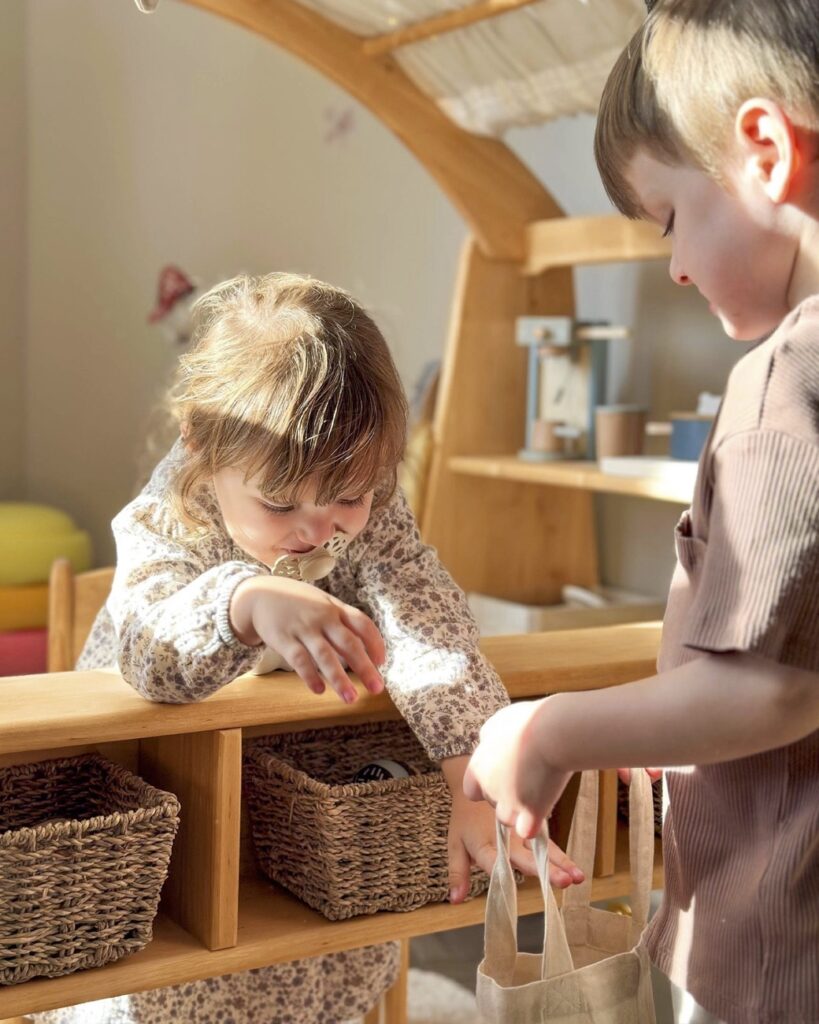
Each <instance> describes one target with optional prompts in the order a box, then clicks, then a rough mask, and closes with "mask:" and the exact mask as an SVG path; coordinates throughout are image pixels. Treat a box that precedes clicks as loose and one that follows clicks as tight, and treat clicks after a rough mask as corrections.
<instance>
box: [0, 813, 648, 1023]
mask: <svg viewBox="0 0 819 1024" xmlns="http://www.w3.org/2000/svg"><path fill="white" fill-rule="evenodd" d="M620 832H621V835H618V869H617V870H616V871H615V873H614V874H613V875H610V876H608V877H606V878H597V879H595V880H594V885H593V889H592V895H593V898H594V899H595V900H608V899H615V898H618V897H622V896H626V895H628V892H629V889H630V880H629V875H628V869H627V868H624V867H623V865H624V864H626V863H627V861H626V857H627V847H626V844H627V839H628V837H627V834H626V831H625V830H624V829H621V830H620ZM621 838H622V839H624V840H625V842H623V843H621V842H620V841H619V840H620V839H621ZM659 846H660V844H659V842H658V843H657V846H656V855H655V869H654V874H655V886H656V887H657V888H660V887H661V886H662V862H661V855H660V848H659ZM485 903H486V900H485V898H484V897H481V898H479V899H475V900H470V901H469V902H467V903H462V904H460V905H459V906H450V905H449V904H448V903H434V904H428V905H427V906H425V907H421V908H420V909H419V910H413V911H411V912H409V913H393V912H388V913H379V914H373V915H371V916H368V917H356V918H352V919H351V920H349V921H327V920H326V919H325V918H324V917H322V916H321V915H320V914H318V913H316V912H315V911H313V910H311V909H310V908H309V907H306V906H305V905H304V904H303V903H301V902H300V901H299V900H297V899H295V898H294V897H292V896H290V895H288V894H287V893H285V892H283V891H282V890H280V889H278V888H276V887H275V886H272V885H270V884H268V883H267V882H265V881H264V880H263V879H261V878H259V879H255V878H254V879H246V880H244V881H243V883H242V888H241V892H240V895H239V937H238V942H237V944H236V946H233V947H231V948H230V949H222V950H217V951H213V952H212V951H210V950H207V949H205V948H204V947H203V946H202V945H201V944H200V943H199V942H198V941H197V940H196V939H194V938H193V937H192V936H191V935H189V934H188V933H187V932H186V931H184V930H183V929H182V928H180V927H179V926H178V925H176V924H174V922H172V921H170V920H168V919H167V918H166V917H165V916H164V915H162V914H160V915H159V916H158V917H157V920H156V924H155V927H154V938H153V941H152V942H151V943H150V945H148V946H147V947H146V948H145V949H144V950H142V952H140V953H135V954H134V955H133V956H130V957H125V958H124V959H122V960H119V961H117V962H116V963H113V964H108V965H107V966H105V967H98V968H93V969H90V970H86V971H78V972H76V973H74V974H68V975H65V976H64V977H62V978H48V979H44V978H41V979H34V980H32V981H28V982H25V983H24V984H21V985H12V986H8V987H0V1024H2V1020H3V1019H4V1018H9V1017H16V1016H20V1015H25V1014H26V1013H36V1012H38V1011H42V1010H51V1009H55V1008H56V1007H60V1006H71V1005H73V1004H75V1003H81V1002H91V1001H93V1000H96V999H105V998H108V997H110V996H115V995H122V994H124V993H127V992H139V991H145V990H148V989H154V988H164V987H165V986H167V985H176V984H180V983H182V982H186V981H195V980H197V979H200V978H209V977H214V976H216V975H220V974H231V973H235V972H237V971H243V970H249V969H250V968H253V967H264V966H266V965H268V964H273V963H279V962H283V961H288V960H297V959H299V958H302V957H308V956H318V955H320V954H322V953H330V952H336V951H339V950H344V949H354V948H356V947H359V946H367V945H373V944H375V943H378V942H388V941H390V940H392V939H405V938H411V937H413V936H416V935H429V934H431V933H433V932H441V931H449V930H450V929H453V928H463V927H466V926H467V925H473V924H481V923H482V922H483V919H484V907H485ZM542 909H543V903H542V898H541V895H540V887H539V885H538V883H537V880H536V879H527V880H526V881H525V882H524V883H523V885H522V886H521V887H520V889H519V890H518V912H519V913H520V914H521V915H525V914H535V913H540V912H541V911H542Z"/></svg>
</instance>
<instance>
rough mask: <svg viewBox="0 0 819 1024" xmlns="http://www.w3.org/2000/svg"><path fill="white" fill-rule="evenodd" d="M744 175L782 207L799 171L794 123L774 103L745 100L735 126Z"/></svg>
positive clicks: (763, 100) (762, 100) (760, 100)
mask: <svg viewBox="0 0 819 1024" xmlns="http://www.w3.org/2000/svg"><path fill="white" fill-rule="evenodd" d="M734 131H735V135H736V141H737V143H738V144H739V152H740V161H741V165H742V169H743V173H744V174H745V175H746V176H749V177H750V178H751V179H752V180H753V181H754V182H755V183H756V184H757V185H758V186H759V187H761V188H762V190H763V191H764V192H765V194H766V195H767V196H768V198H769V199H770V200H771V202H773V203H783V202H784V201H785V200H786V199H787V197H788V192H789V190H790V187H791V184H792V183H793V179H794V177H795V175H796V172H797V170H798V167H799V150H798V148H797V145H796V134H795V132H794V128H793V124H792V123H791V119H790V118H789V117H788V115H787V114H786V113H785V111H784V110H783V109H782V108H781V107H780V106H779V105H778V104H776V103H774V102H773V101H772V100H767V99H759V98H757V99H752V100H746V101H745V102H744V103H743V104H742V106H741V107H740V108H739V110H738V111H737V116H736V121H735V123H734Z"/></svg>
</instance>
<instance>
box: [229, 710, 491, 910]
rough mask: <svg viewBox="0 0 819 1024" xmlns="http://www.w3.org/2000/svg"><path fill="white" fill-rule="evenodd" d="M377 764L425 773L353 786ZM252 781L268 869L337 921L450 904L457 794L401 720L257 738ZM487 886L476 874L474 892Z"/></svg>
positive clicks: (249, 753) (251, 802)
mask: <svg viewBox="0 0 819 1024" xmlns="http://www.w3.org/2000/svg"><path fill="white" fill-rule="evenodd" d="M378 758H389V759H391V760H398V761H403V762H405V763H407V764H411V765H412V766H413V767H414V768H415V769H416V770H417V771H419V773H420V774H416V775H411V776H410V777H409V778H403V779H389V780H387V781H384V782H362V783H355V782H351V781H350V780H351V779H352V777H353V776H354V775H355V773H356V772H357V771H358V770H359V769H360V768H362V767H363V766H364V765H365V764H367V763H368V762H370V761H373V760H376V759H378ZM244 778H245V789H246V794H247V799H248V807H249V811H250V821H251V827H252V831H253V840H254V845H255V847H256V855H257V858H258V860H259V864H260V866H261V868H262V870H263V871H264V873H265V874H266V875H267V876H268V877H269V878H271V879H272V880H273V881H274V882H278V883H279V884H280V885H282V886H284V888H286V889H289V890H290V892H292V893H294V894H295V895H296V896H298V897H299V898H300V899H302V900H303V901H304V902H305V903H307V904H308V905H309V906H311V907H313V908H314V909H316V910H318V911H320V912H321V913H322V914H324V916H325V917H328V918H329V919H330V920H331V921H339V920H342V919H344V918H348V917H354V916H355V915H357V914H374V913H376V911H379V910H415V909H416V908H417V907H421V906H423V905H424V904H425V903H431V902H441V901H443V900H445V899H446V898H447V896H448V894H449V874H448V861H447V829H448V825H449V813H450V808H451V800H450V796H449V790H448V788H447V785H446V781H445V780H444V777H443V775H442V773H441V772H440V771H439V770H438V769H437V768H436V766H435V765H434V764H432V762H431V761H429V759H428V758H427V756H426V754H425V753H424V750H423V748H422V747H421V745H420V744H419V742H418V740H417V739H416V738H415V736H414V735H413V734H412V733H411V732H410V730H409V728H408V727H407V726H406V725H405V724H404V723H403V722H376V723H373V724H370V725H359V726H339V727H337V728H333V729H321V730H310V731H308V732H303V733H296V734H288V735H284V736H268V737H265V738H264V739H261V740H256V741H254V742H252V743H250V744H248V746H247V748H246V751H245V776H244ZM488 881H489V880H488V878H487V876H486V875H485V874H484V873H483V872H480V871H477V870H474V871H473V874H472V884H471V888H470V895H471V896H475V895H477V894H478V893H480V892H483V891H484V890H485V889H486V887H487V885H488Z"/></svg>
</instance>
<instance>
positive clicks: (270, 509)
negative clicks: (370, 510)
mask: <svg viewBox="0 0 819 1024" xmlns="http://www.w3.org/2000/svg"><path fill="white" fill-rule="evenodd" d="M259 504H260V505H261V506H262V508H263V509H264V510H265V512H267V513H269V514H270V515H271V516H286V515H287V513H288V512H293V511H295V508H296V506H295V505H273V504H271V503H270V502H268V501H263V500H262V499H259ZM334 504H335V505H343V506H344V507H345V508H360V507H361V506H362V505H363V504H364V495H363V494H362V495H359V497H357V498H337V499H336V501H335V502H334Z"/></svg>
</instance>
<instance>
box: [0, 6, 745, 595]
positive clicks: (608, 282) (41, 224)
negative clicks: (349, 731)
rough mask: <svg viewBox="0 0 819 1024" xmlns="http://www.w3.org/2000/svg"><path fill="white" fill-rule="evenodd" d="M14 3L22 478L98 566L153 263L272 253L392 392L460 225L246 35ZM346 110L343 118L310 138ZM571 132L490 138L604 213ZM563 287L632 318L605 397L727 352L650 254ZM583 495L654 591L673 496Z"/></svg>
mask: <svg viewBox="0 0 819 1024" xmlns="http://www.w3.org/2000/svg"><path fill="white" fill-rule="evenodd" d="M9 2H10V0H3V5H0V10H3V11H7V10H10V9H11V8H7V7H6V6H5V5H6V4H9ZM23 3H25V6H26V11H27V15H28V26H27V28H28V60H27V69H26V85H27V91H28V139H29V145H28V172H27V187H28V194H29V195H28V210H29V215H28V223H27V236H28V245H29V250H30V260H29V262H30V267H31V271H30V276H29V288H28V307H27V316H28V332H27V339H28V347H27V352H28V355H27V381H28V399H27V402H26V413H27V421H26V423H27V425H26V440H27V443H26V447H25V465H26V471H27V488H28V493H29V494H30V496H31V497H32V498H35V499H38V500H44V501H52V502H54V503H55V504H58V505H61V506H62V507H64V508H66V509H67V510H69V511H70V512H72V513H73V514H74V515H75V517H76V518H77V520H78V521H79V522H80V523H82V524H83V525H85V526H86V527H87V528H89V529H90V530H91V531H92V533H93V535H94V539H95V544H96V548H97V557H98V560H100V561H107V560H110V559H111V557H112V548H111V544H110V540H109V522H110V519H111V517H112V515H113V514H114V513H115V512H116V511H117V510H118V508H119V507H121V506H122V504H123V503H124V502H125V501H126V500H127V499H128V498H129V497H130V495H131V492H132V489H133V486H134V482H135V479H136V471H135V464H136V459H137V457H138V456H139V454H140V453H141V451H142V448H143V438H144V434H145V424H146V420H147V416H148V413H149V410H150V409H151V407H152V406H153V405H154V403H155V401H156V399H157V397H158V395H159V393H160V392H161V389H162V387H163V384H164V382H165V380H166V378H167V374H168V372H169V370H170V368H171V366H172V364H173V361H174V358H175V353H174V352H172V351H171V350H170V349H169V347H168V345H167V343H166V342H165V341H164V339H163V338H162V337H161V335H160V334H159V333H158V332H157V331H156V330H154V329H152V328H151V327H149V326H148V325H147V324H146V322H145V317H146V313H147V311H148V310H149V308H150V307H151V305H152V303H153V300H154V288H155V282H156V277H157V273H158V271H159V269H160V267H161V266H162V265H163V264H164V263H166V262H178V263H179V264H181V265H182V266H183V267H184V268H186V269H187V270H188V271H189V272H191V273H194V274H196V275H197V276H198V277H199V278H200V279H201V281H202V282H204V283H212V282H215V281H217V280H219V279H221V278H223V277H225V276H228V275H230V274H233V273H236V272H238V271H240V270H248V271H251V272H258V271H266V270H270V269H285V268H286V269H293V270H299V271H304V272H309V273H311V274H314V275H316V276H318V277H324V278H326V279H328V280H331V281H333V282H336V283H339V284H341V285H344V286H346V287H348V288H349V289H350V290H351V291H353V292H354V293H355V294H357V295H358V296H359V297H360V298H361V299H362V300H363V301H364V302H365V303H367V304H368V305H369V306H370V308H371V309H372V310H373V312H374V313H375V315H376V317H377V318H378V319H379V321H380V322H381V323H382V325H383V326H384V327H385V329H386V332H387V334H388V336H389V338H390V341H391V343H392V345H393V348H394V352H395V355H396V359H397V362H398V364H399V368H400V369H401V371H402V374H403V376H404V379H405V381H406V383H407V384H408V386H410V387H411V385H412V383H413V382H414V380H415V379H416V377H417V375H418V372H419V370H420V368H421V367H422V365H423V364H424V362H425V361H426V360H427V359H429V358H433V357H435V356H437V355H439V354H440V350H441V345H442V341H443V338H444V333H445V329H446V323H447V317H448V313H449V303H450V301H451V296H452V287H453V281H454V271H455V265H456V260H457V254H458V250H459V247H460V243H461V241H462V239H463V237H464V228H463V225H462V223H461V221H460V220H459V218H458V217H457V216H456V214H455V213H454V212H453V211H452V209H451V208H450V206H449V204H448V203H447V201H446V200H445V199H444V198H443V196H442V195H441V193H440V192H439V190H438V188H437V186H436V185H435V184H434V183H433V182H432V181H431V179H429V178H428V177H427V175H426V173H425V172H424V171H423V170H422V169H421V168H420V167H419V166H418V165H417V164H416V162H415V161H414V159H413V158H412V157H411V156H410V155H409V154H408V153H407V152H406V151H405V150H404V148H403V147H402V146H401V144H400V143H398V142H397V141H396V140H395V139H394V138H393V136H392V135H391V134H390V133H389V132H388V131H387V130H386V129H384V128H383V127H382V126H381V125H380V124H379V123H378V122H376V121H375V120H374V119H373V118H372V117H370V116H369V115H368V114H367V113H366V112H365V111H363V110H362V109H361V108H360V107H358V106H357V105H356V104H355V103H354V102H353V101H351V100H350V99H348V98H347V97H346V95H344V94H343V93H341V92H339V91H338V90H337V89H335V87H333V86H332V85H330V84H329V83H327V82H326V81H325V80H324V79H322V78H321V77H319V76H318V75H317V74H316V73H314V72H313V71H312V70H310V69H308V68H306V67H305V66H303V65H301V64H299V63H297V62H296V61H295V60H294V59H293V58H291V57H290V56H288V55H287V54H284V53H282V52H280V51H278V50H277V49H275V48H274V47H272V46H270V45H269V44H267V43H265V42H264V41H262V40H260V39H258V38H256V37H254V36H252V35H250V34H249V33H246V32H244V31H243V30H241V29H239V28H236V27H234V26H232V25H229V24H227V23H225V22H223V21H221V20H219V19H216V18H214V17H212V16H209V15H207V14H204V13H202V12H201V11H198V10H194V9H192V8H190V7H187V6H186V5H183V4H175V3H172V2H167V0H166V2H165V3H164V5H162V6H161V7H160V10H159V12H158V13H157V14H156V15H153V16H151V17H145V16H141V15H139V14H138V13H137V11H136V9H135V7H134V5H133V3H132V2H131V0H11V4H12V7H13V6H14V5H16V6H17V10H18V14H17V17H18V19H19V10H20V9H21V5H22V4H23ZM15 25H16V26H17V32H18V35H19V32H20V28H19V25H18V24H17V22H15ZM6 73H8V71H6ZM14 110H16V111H17V115H19V108H14ZM345 115H351V117H352V130H351V131H349V132H348V133H346V134H344V135H342V137H340V138H337V139H336V140H335V141H328V139H327V136H328V134H331V132H332V126H333V124H334V123H336V122H337V121H338V118H339V117H340V116H341V117H342V118H343V117H344V116H345ZM592 133H593V121H592V119H591V118H588V117H581V118H575V119H569V120H564V121H561V122H558V123H556V124H552V125H548V126H545V127H543V128H538V129H536V130H535V129H532V130H527V131H519V132H514V133H512V135H511V138H510V141H511V143H512V144H513V145H514V147H515V148H516V149H517V150H518V152H519V153H520V154H521V155H522V157H523V158H524V159H525V160H526V161H527V162H528V163H529V164H530V165H531V166H532V167H533V168H534V169H535V170H536V172H537V173H538V174H539V175H540V176H541V177H542V178H543V180H544V181H545V183H546V184H547V186H548V187H549V188H550V189H551V190H552V191H553V192H554V194H555V196H556V198H557V199H558V201H560V202H561V203H562V204H563V206H564V208H565V209H566V210H567V212H569V213H572V214H582V213H595V212H608V211H609V210H610V207H609V204H608V201H607V199H606V197H605V195H604V194H603V191H602V188H601V186H600V184H599V181H598V179H597V173H596V170H595V168H594V162H593V158H592V155H591V138H592ZM578 290H579V299H580V301H579V312H580V314H581V315H583V316H587V317H605V318H608V319H611V320H614V321H616V322H624V323H627V324H630V325H632V326H633V327H634V333H635V337H634V341H633V342H631V343H625V344H624V345H623V346H622V348H621V349H620V350H619V351H618V356H617V359H616V360H615V366H614V368H613V370H614V372H613V375H612V383H611V396H610V397H611V399H612V400H631V401H646V402H647V401H649V400H651V401H652V405H653V406H654V409H655V412H656V413H658V414H666V413H668V412H669V411H670V410H671V409H673V408H686V407H691V406H692V404H693V402H694V401H695V399H696V394H697V392H698V391H699V390H702V389H705V388H710V389H712V390H719V389H720V388H721V386H722V382H723V380H724V376H725V373H726V370H727V367H728V366H730V364H731V363H732V362H733V361H734V360H735V358H736V357H737V355H738V354H739V353H738V348H737V347H736V346H734V345H732V343H730V342H728V341H727V340H726V339H725V338H724V337H723V336H722V334H721V332H720V330H719V327H718V326H717V325H716V324H715V323H714V322H712V321H711V319H710V318H709V317H708V314H707V312H706V311H705V310H704V309H703V308H702V307H701V304H700V302H699V300H698V298H697V296H696V295H694V294H690V293H686V292H685V291H683V290H681V289H678V288H675V287H674V286H672V284H671V283H670V281H669V280H668V277H667V274H666V272H665V269H664V268H662V267H659V266H657V265H646V266H643V267H633V266H628V267H622V266H618V267H607V268H595V269H593V270H588V271H584V272H583V273H582V274H579V275H578ZM18 376H19V372H18ZM19 393H20V389H19V388H17V389H16V390H15V394H17V395H19ZM3 416H4V419H3V425H4V426H5V425H6V421H7V420H9V416H8V414H7V411H4V413H3ZM521 417H523V410H521ZM18 443H19V442H18ZM598 506H599V507H598V513H599V521H600V528H601V535H602V539H603V552H604V557H603V572H604V576H605V578H606V579H607V580H608V581H609V582H613V583H618V584H620V585H628V586H632V587H636V588H638V589H643V590H645V591H647V592H650V593H655V594H662V593H663V591H664V590H665V589H666V587H667V584H668V578H669V576H670V571H671V567H672V563H673V551H672V548H671V529H672V527H673V523H674V520H675V518H676V516H677V515H678V513H679V509H678V508H676V507H675V506H670V505H661V504H658V503H649V502H639V501H636V500H634V499H618V498H606V499H604V500H601V501H599V503H598Z"/></svg>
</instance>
